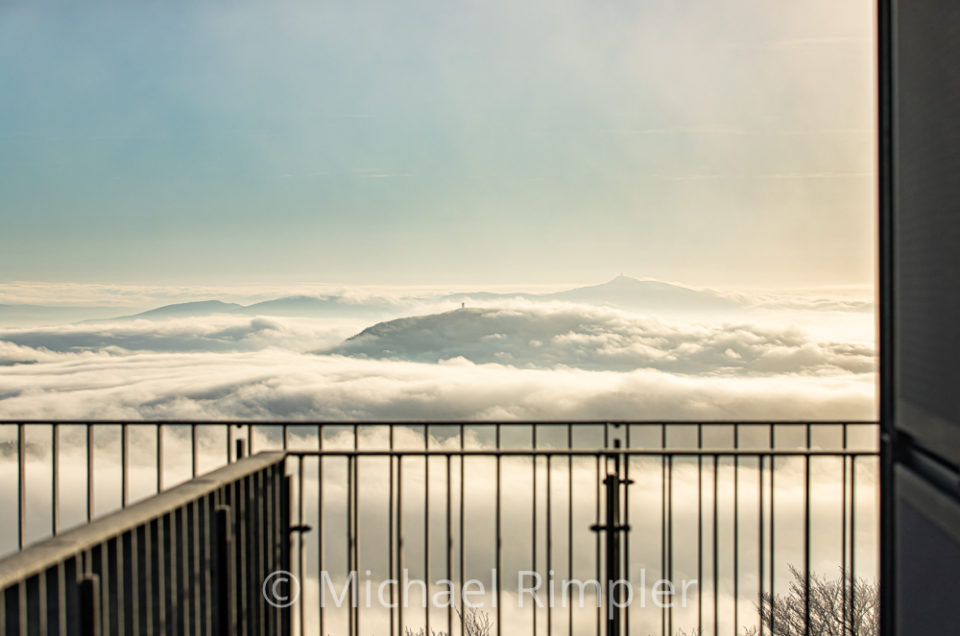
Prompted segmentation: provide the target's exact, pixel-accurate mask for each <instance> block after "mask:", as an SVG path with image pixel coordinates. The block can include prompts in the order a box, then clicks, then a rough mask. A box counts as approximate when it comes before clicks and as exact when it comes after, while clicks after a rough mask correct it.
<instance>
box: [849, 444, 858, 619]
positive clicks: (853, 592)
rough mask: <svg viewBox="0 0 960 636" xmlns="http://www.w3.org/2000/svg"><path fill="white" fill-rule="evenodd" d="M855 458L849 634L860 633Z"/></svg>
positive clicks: (854, 458)
mask: <svg viewBox="0 0 960 636" xmlns="http://www.w3.org/2000/svg"><path fill="white" fill-rule="evenodd" d="M856 524H857V456H856V455H852V456H851V457H850V620H851V632H853V634H854V635H856V634H859V632H860V616H859V615H858V614H859V613H858V612H857V604H856V603H857V601H856V593H857V569H856V568H857V564H856V558H857V525H856Z"/></svg>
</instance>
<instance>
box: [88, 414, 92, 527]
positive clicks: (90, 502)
mask: <svg viewBox="0 0 960 636" xmlns="http://www.w3.org/2000/svg"><path fill="white" fill-rule="evenodd" d="M91 519H93V424H87V521H88V522H89V521H90V520H91Z"/></svg>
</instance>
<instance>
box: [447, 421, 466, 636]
mask: <svg viewBox="0 0 960 636" xmlns="http://www.w3.org/2000/svg"><path fill="white" fill-rule="evenodd" d="M463 435H464V426H463V424H461V425H460V450H461V455H460V462H459V463H460V497H459V501H458V503H459V504H460V519H459V522H458V524H457V531H458V532H459V534H460V536H459V538H458V542H457V543H458V545H459V548H460V563H459V570H460V572H459V574H460V614H461V621H460V636H464V634H463V616H464V609H465V608H464V605H463V582H464V571H463V565H464V564H463V479H464V474H465V472H464V461H465V458H464V456H463V454H462V451H463V450H464V448H465V446H464V437H463ZM450 636H453V635H452V634H451V635H450Z"/></svg>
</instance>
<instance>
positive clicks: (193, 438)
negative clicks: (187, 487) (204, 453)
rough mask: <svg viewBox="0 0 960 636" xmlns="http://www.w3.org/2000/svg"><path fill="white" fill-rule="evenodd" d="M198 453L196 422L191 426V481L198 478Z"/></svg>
mask: <svg viewBox="0 0 960 636" xmlns="http://www.w3.org/2000/svg"><path fill="white" fill-rule="evenodd" d="M198 454H199V453H198V452H197V423H196V422H194V423H192V424H190V460H191V462H190V477H191V479H196V478H197V472H198V471H197V467H198V462H199V459H200V458H199V457H198Z"/></svg>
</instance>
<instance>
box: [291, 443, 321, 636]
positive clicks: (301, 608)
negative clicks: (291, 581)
mask: <svg viewBox="0 0 960 636" xmlns="http://www.w3.org/2000/svg"><path fill="white" fill-rule="evenodd" d="M304 461H305V458H304V457H303V456H302V455H298V456H297V525H298V526H299V527H300V532H298V533H297V574H298V575H299V577H300V579H299V580H301V581H306V577H305V576H304V570H305V569H306V562H305V556H304V555H305V554H306V550H304V545H303V534H304V533H303V491H304V487H303V462H304ZM321 585H322V579H321ZM306 605H307V604H306V603H305V602H304V599H303V598H298V599H297V612H298V614H299V618H300V621H299V623H300V625H299V628H300V636H303V634H304V630H305V629H306V628H305V624H306V623H305V616H306V613H305V612H306Z"/></svg>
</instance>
